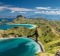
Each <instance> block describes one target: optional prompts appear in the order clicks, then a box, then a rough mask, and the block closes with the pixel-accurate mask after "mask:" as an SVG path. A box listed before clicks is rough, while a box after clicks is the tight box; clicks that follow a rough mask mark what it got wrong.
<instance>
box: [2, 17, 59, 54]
mask: <svg viewBox="0 0 60 56" xmlns="http://www.w3.org/2000/svg"><path fill="white" fill-rule="evenodd" d="M19 23H20V24H34V25H36V26H38V27H39V28H38V30H37V31H38V35H39V41H40V42H42V43H43V45H44V47H45V50H46V52H47V53H48V52H49V53H55V52H56V51H57V50H58V49H60V22H58V21H48V20H45V19H44V18H34V19H27V18H25V17H23V16H18V17H17V18H16V19H15V20H13V22H10V23H8V24H19ZM35 30H36V29H27V28H25V27H15V28H11V29H8V30H6V31H4V32H3V34H2V35H3V36H4V37H5V36H6V37H8V36H9V35H10V34H16V35H18V36H19V37H21V36H26V37H32V38H33V39H35V35H34V36H33V34H34V33H35Z"/></svg>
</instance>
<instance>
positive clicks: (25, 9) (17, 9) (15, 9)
mask: <svg viewBox="0 0 60 56" xmlns="http://www.w3.org/2000/svg"><path fill="white" fill-rule="evenodd" d="M7 9H9V10H13V11H33V10H32V9H27V8H18V7H10V8H7Z"/></svg>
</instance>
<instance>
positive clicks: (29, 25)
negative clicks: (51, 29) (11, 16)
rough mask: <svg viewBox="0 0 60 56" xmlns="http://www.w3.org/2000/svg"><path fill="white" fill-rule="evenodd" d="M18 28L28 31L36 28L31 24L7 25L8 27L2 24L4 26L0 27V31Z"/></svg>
mask: <svg viewBox="0 0 60 56" xmlns="http://www.w3.org/2000/svg"><path fill="white" fill-rule="evenodd" d="M20 26H23V27H27V28H29V29H32V28H35V27H36V26H35V25H32V24H9V25H8V24H4V25H0V29H2V30H7V29H10V28H13V27H20Z"/></svg>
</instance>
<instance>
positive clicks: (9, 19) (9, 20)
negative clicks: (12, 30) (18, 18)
mask: <svg viewBox="0 0 60 56" xmlns="http://www.w3.org/2000/svg"><path fill="white" fill-rule="evenodd" d="M14 19H15V18H0V21H3V20H6V21H7V22H11V21H13V20H14Z"/></svg>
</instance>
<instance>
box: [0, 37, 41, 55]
mask: <svg viewBox="0 0 60 56" xmlns="http://www.w3.org/2000/svg"><path fill="white" fill-rule="evenodd" d="M40 51H41V50H40V46H39V45H38V44H37V43H36V42H35V41H34V40H32V39H30V38H25V37H23V38H22V37H20V38H11V39H8V38H6V39H0V56H35V54H36V53H39V52H40Z"/></svg>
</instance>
